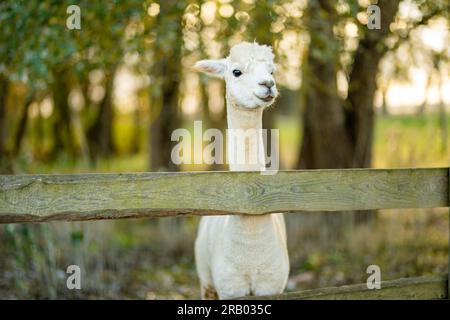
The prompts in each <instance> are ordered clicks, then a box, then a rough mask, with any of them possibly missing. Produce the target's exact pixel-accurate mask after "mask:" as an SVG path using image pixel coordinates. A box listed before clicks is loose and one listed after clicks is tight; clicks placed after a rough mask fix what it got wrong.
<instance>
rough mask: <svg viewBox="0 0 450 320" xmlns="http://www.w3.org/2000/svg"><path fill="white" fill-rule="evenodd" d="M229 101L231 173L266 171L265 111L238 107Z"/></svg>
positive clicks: (228, 144)
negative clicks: (263, 129)
mask: <svg viewBox="0 0 450 320" xmlns="http://www.w3.org/2000/svg"><path fill="white" fill-rule="evenodd" d="M229 100H230V99H227V121H228V143H227V153H228V158H229V167H230V171H264V170H265V160H264V155H265V153H264V144H263V135H262V113H263V109H262V108H257V109H246V108H242V107H238V106H236V105H234V104H233V103H231V102H229ZM233 141H234V142H233Z"/></svg>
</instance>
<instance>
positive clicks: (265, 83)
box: [259, 80, 275, 89]
mask: <svg viewBox="0 0 450 320" xmlns="http://www.w3.org/2000/svg"><path fill="white" fill-rule="evenodd" d="M259 84H260V85H261V86H265V87H267V88H269V89H270V88H272V87H273V86H274V84H275V82H273V80H264V81H261V82H260V83H259Z"/></svg>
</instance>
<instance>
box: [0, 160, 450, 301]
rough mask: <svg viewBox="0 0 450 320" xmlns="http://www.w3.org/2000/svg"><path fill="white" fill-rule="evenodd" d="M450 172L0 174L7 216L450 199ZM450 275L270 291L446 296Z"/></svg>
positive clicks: (415, 203) (418, 203) (339, 207)
mask: <svg viewBox="0 0 450 320" xmlns="http://www.w3.org/2000/svg"><path fill="white" fill-rule="evenodd" d="M449 173H450V168H424V169H344V170H342V169H341V170H305V171H280V172H278V173H277V174H276V175H261V174H260V173H259V172H184V173H124V174H76V175H20V176H10V175H0V223H19V222H44V221H52V220H68V221H76V220H99V219H120V218H139V217H169V216H189V215H218V214H266V213H272V212H298V211H345V210H369V209H393V208H433V207H449V206H450V200H449V198H450V197H449V192H450V187H449V184H450V179H449ZM449 259H450V254H449ZM449 266H450V261H449ZM449 274H450V272H449ZM447 277H448V276H445V277H444V276H438V277H426V278H410V279H400V280H393V281H388V282H385V283H383V284H382V286H383V285H384V286H385V290H383V289H382V290H375V291H374V290H369V291H368V290H367V289H366V288H365V287H364V285H362V284H361V285H353V286H344V287H340V288H322V289H317V290H309V291H302V292H294V293H286V294H283V295H279V296H270V297H266V298H271V299H276V298H280V299H304V298H306V299H328V298H331V299H336V298H339V299H342V298H357V299H359V298H361V299H364V298H377V297H378V298H423V299H429V298H445V297H450V291H449V290H450V289H449V285H448V284H449V281H448V278H447ZM446 279H447V280H446ZM247 298H249V297H247ZM250 298H251V297H250Z"/></svg>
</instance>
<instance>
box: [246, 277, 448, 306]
mask: <svg viewBox="0 0 450 320" xmlns="http://www.w3.org/2000/svg"><path fill="white" fill-rule="evenodd" d="M447 287H448V283H447V275H441V276H427V277H418V278H403V279H397V280H390V281H382V282H381V289H373V290H369V289H367V285H366V284H365V283H364V284H355V285H349V286H342V287H330V288H320V289H313V290H305V291H298V292H288V293H284V294H280V295H273V296H258V297H255V296H249V297H242V298H240V299H243V300H253V299H258V300H369V299H370V300H381V299H383V300H400V299H401V300H430V299H446V298H447Z"/></svg>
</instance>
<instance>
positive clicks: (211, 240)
mask: <svg viewBox="0 0 450 320" xmlns="http://www.w3.org/2000/svg"><path fill="white" fill-rule="evenodd" d="M273 59H274V55H273V53H272V49H271V48H270V47H268V46H265V45H258V44H257V43H248V42H244V43H240V44H238V45H236V46H234V47H233V48H232V49H231V51H230V55H229V56H228V57H227V58H225V59H221V60H202V61H199V62H197V63H196V64H195V66H194V68H195V69H197V70H199V71H202V72H205V73H207V74H210V75H213V76H216V77H220V78H222V79H224V80H225V82H226V101H227V120H228V129H229V130H230V129H233V130H236V129H243V130H248V131H247V132H250V133H251V134H250V136H249V139H248V140H246V142H245V152H247V155H248V159H250V158H252V157H253V159H259V160H258V162H257V163H256V164H255V162H250V161H248V162H247V163H243V164H242V163H240V164H238V163H234V164H232V163H231V164H230V170H231V171H254V170H257V171H260V170H264V166H265V164H264V162H263V161H261V160H262V159H264V158H263V157H260V155H261V152H264V149H263V140H262V134H261V130H260V129H261V128H262V112H263V110H264V108H266V107H268V106H270V105H271V104H272V103H273V102H274V100H275V98H276V97H277V95H278V91H277V89H276V85H275V80H274V78H273V75H272V74H273V71H274V69H275V66H274V63H273ZM249 129H250V130H249ZM255 129H256V130H255ZM228 147H230V143H228ZM230 151H231V150H230V148H228V154H230ZM237 152H241V151H239V150H238V151H237ZM195 259H196V265H197V272H198V275H199V278H200V285H201V294H202V298H203V299H212V298H217V297H218V298H220V299H230V298H235V297H240V296H245V295H266V294H279V293H281V292H283V290H284V288H285V286H286V282H287V279H288V274H289V258H288V253H287V246H286V227H285V223H284V218H283V215H282V214H268V215H263V216H238V215H230V216H208V217H202V218H201V221H200V226H199V230H198V235H197V239H196V242H195Z"/></svg>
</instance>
